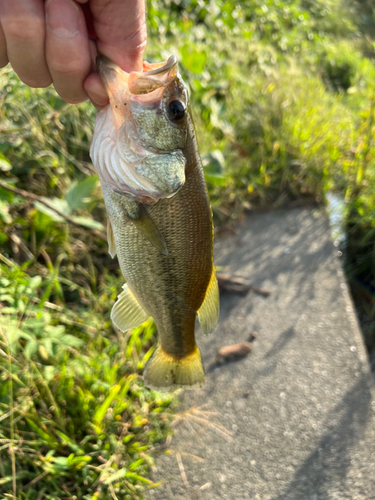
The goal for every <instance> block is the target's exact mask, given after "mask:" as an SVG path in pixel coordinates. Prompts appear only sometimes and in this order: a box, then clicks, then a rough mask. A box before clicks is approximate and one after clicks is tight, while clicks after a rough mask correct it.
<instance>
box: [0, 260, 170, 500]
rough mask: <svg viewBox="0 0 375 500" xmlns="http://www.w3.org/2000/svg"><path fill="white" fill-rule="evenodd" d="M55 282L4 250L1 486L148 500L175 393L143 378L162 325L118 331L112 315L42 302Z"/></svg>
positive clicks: (33, 493) (17, 494)
mask: <svg viewBox="0 0 375 500" xmlns="http://www.w3.org/2000/svg"><path fill="white" fill-rule="evenodd" d="M47 287H48V280H45V281H42V279H41V278H40V277H39V276H35V277H34V278H30V276H29V275H28V274H27V266H25V265H24V266H21V267H20V266H17V265H16V264H13V263H12V262H10V261H7V260H6V259H4V258H3V263H1V264H0V300H1V301H2V302H3V303H4V302H7V303H8V304H9V305H7V306H6V307H3V308H2V309H1V317H0V320H1V327H0V357H1V361H0V378H1V386H0V423H1V427H0V494H1V495H2V497H3V496H4V498H5V497H6V496H7V495H8V497H9V498H17V499H28V500H34V499H35V500H36V499H40V498H46V499H57V498H60V499H77V500H79V499H82V500H83V499H84V500H87V499H90V500H100V499H107V498H113V499H116V498H123V499H135V498H140V495H141V492H142V490H143V487H154V486H155V484H154V483H153V482H152V481H150V480H149V479H148V478H147V474H148V473H149V470H150V467H151V466H152V464H153V460H152V458H151V457H150V455H149V453H150V450H151V448H153V447H154V446H155V444H156V443H158V442H160V441H161V440H162V439H164V438H165V437H166V436H167V434H168V431H169V421H170V408H171V406H172V405H173V403H174V401H175V396H173V395H168V394H159V393H154V392H152V391H149V390H147V389H145V387H144V386H143V381H142V378H141V375H140V374H141V371H142V369H143V367H144V365H145V363H146V362H147V360H148V359H149V357H150V356H151V354H152V352H153V349H154V347H153V345H154V341H155V339H154V335H155V327H154V324H153V322H152V320H149V321H148V322H146V323H145V324H144V325H142V326H141V327H139V328H136V329H134V330H133V331H131V332H128V334H127V335H118V336H117V337H116V336H114V333H113V331H111V330H112V329H111V327H110V322H109V321H108V319H107V320H103V319H102V320H100V318H99V319H98V318H96V317H95V316H93V315H92V313H91V312H90V311H87V312H86V314H85V313H82V310H81V311H80V313H79V314H77V312H74V311H70V312H69V310H66V309H65V308H63V307H59V306H57V305H56V304H53V303H50V302H47V301H45V302H44V303H42V302H41V300H40V299H39V297H40V296H42V297H43V292H44V291H45V289H46V288H47ZM41 495H42V496H41Z"/></svg>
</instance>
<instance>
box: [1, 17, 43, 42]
mask: <svg viewBox="0 0 375 500" xmlns="http://www.w3.org/2000/svg"><path fill="white" fill-rule="evenodd" d="M5 26H6V36H7V38H10V39H13V40H14V41H15V42H16V43H17V42H18V43H20V44H25V43H28V44H30V43H39V42H43V40H44V23H43V22H42V21H40V20H39V19H33V22H32V23H31V22H30V20H29V19H27V20H24V19H17V20H10V19H9V20H7V23H6V25H5Z"/></svg>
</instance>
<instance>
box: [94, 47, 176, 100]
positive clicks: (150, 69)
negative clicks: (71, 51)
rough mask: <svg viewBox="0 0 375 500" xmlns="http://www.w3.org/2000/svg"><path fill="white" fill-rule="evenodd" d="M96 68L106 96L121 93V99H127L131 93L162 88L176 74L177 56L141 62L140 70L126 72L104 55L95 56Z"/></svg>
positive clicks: (140, 93)
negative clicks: (155, 61) (153, 61)
mask: <svg viewBox="0 0 375 500" xmlns="http://www.w3.org/2000/svg"><path fill="white" fill-rule="evenodd" d="M96 68H97V71H98V73H99V76H100V78H101V80H102V82H103V85H104V87H105V89H106V91H107V94H108V97H109V98H110V99H113V98H114V97H115V96H119V95H122V99H125V100H126V99H129V98H130V97H131V95H134V96H142V95H145V94H150V93H152V92H154V91H155V90H159V89H164V88H165V87H167V86H168V85H169V84H170V83H171V82H172V81H173V80H174V79H175V78H176V76H177V72H178V68H177V58H176V56H174V55H172V56H170V57H169V58H168V59H167V61H164V62H162V63H153V64H150V63H148V62H146V61H144V62H143V68H142V71H132V72H130V73H127V72H126V71H124V70H122V69H121V68H120V67H119V66H118V65H117V64H115V63H114V62H113V61H111V60H110V59H108V57H106V56H104V55H101V54H100V55H98V56H97V58H96Z"/></svg>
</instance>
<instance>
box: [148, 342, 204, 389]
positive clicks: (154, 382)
mask: <svg viewBox="0 0 375 500" xmlns="http://www.w3.org/2000/svg"><path fill="white" fill-rule="evenodd" d="M143 379H144V382H145V385H146V386H147V387H149V388H150V389H154V390H156V391H161V392H167V391H173V390H174V389H179V388H183V389H195V388H197V387H202V386H203V385H204V383H205V380H206V376H205V373H204V368H203V365H202V359H201V354H200V352H199V349H198V347H197V346H195V350H194V351H193V352H192V353H191V354H189V355H188V356H185V357H184V358H180V359H178V358H175V357H173V356H171V355H170V354H168V353H167V352H166V351H164V349H163V348H162V347H161V346H160V345H159V346H158V347H157V349H156V351H155V352H154V354H153V356H152V358H151V359H150V361H149V362H148V363H147V365H146V368H145V370H144V373H143Z"/></svg>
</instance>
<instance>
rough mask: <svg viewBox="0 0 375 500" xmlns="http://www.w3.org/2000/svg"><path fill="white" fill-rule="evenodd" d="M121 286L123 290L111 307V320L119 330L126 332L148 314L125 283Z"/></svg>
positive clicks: (141, 321)
mask: <svg viewBox="0 0 375 500" xmlns="http://www.w3.org/2000/svg"><path fill="white" fill-rule="evenodd" d="M122 288H123V291H122V292H121V293H120V295H119V296H118V297H117V302H116V303H115V305H114V306H113V307H112V311H111V320H112V322H113V324H114V325H115V326H116V327H117V328H118V329H119V330H120V331H122V332H126V331H127V330H131V329H132V328H136V327H137V326H139V325H141V324H142V323H144V322H145V321H146V320H147V319H148V318H149V315H148V314H147V313H146V311H145V310H144V309H143V308H142V307H141V305H140V304H139V302H138V300H137V299H136V297H135V295H134V294H133V292H132V291H131V290H130V288H129V287H128V285H127V284H126V283H125V285H124V286H123V287H122Z"/></svg>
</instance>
